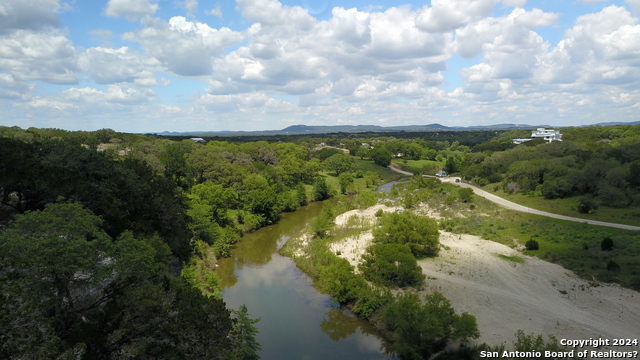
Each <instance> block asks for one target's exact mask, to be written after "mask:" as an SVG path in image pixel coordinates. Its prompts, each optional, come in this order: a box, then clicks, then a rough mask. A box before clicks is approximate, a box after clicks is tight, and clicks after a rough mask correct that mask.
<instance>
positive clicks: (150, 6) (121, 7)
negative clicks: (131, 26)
mask: <svg viewBox="0 0 640 360" xmlns="http://www.w3.org/2000/svg"><path fill="white" fill-rule="evenodd" d="M156 11H158V4H157V0H109V2H108V3H107V7H106V8H105V9H104V13H105V14H106V15H107V16H110V17H121V16H124V17H127V18H130V19H135V18H139V17H141V16H145V15H152V14H155V12H156Z"/></svg>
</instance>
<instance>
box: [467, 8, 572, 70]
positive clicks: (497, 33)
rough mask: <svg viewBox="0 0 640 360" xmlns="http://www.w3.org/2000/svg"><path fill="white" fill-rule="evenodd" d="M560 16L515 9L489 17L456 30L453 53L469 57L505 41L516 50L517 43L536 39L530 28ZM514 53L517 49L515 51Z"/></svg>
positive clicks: (547, 22)
mask: <svg viewBox="0 0 640 360" xmlns="http://www.w3.org/2000/svg"><path fill="white" fill-rule="evenodd" d="M559 17H560V14H557V13H548V12H544V11H542V10H539V9H532V10H530V11H527V10H524V9H521V8H517V9H514V10H513V11H512V12H511V13H510V14H508V15H505V16H502V17H499V18H494V17H488V18H485V19H482V20H480V21H477V22H474V23H472V24H469V25H467V26H465V27H463V28H460V29H457V30H456V32H455V35H456V39H455V50H456V53H458V54H459V55H460V56H463V57H465V58H471V57H474V56H476V55H478V54H479V53H480V52H481V51H482V50H483V48H484V47H486V46H488V44H491V43H493V42H495V41H496V40H497V41H501V42H502V43H503V44H504V41H505V40H508V41H510V42H511V44H512V46H514V47H517V45H518V43H519V42H523V43H527V42H529V41H532V37H539V36H537V35H536V34H535V33H534V32H533V31H531V30H532V29H534V28H537V27H542V26H550V25H552V24H554V23H555V22H556V21H557V19H558V18H559ZM498 37H500V39H498ZM535 41H537V40H535ZM514 51H517V50H516V49H514Z"/></svg>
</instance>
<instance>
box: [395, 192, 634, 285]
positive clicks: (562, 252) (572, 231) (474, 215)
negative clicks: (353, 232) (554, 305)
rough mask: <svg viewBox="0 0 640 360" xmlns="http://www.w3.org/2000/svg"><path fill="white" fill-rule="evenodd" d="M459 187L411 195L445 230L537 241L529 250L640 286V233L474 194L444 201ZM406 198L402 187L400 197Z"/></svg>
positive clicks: (582, 271)
mask: <svg viewBox="0 0 640 360" xmlns="http://www.w3.org/2000/svg"><path fill="white" fill-rule="evenodd" d="M457 191H458V189H457V187H454V186H453V185H449V184H441V185H439V186H438V187H437V188H434V189H420V190H419V191H417V192H415V191H412V194H415V195H416V196H418V197H419V200H420V201H422V202H424V203H427V204H428V206H429V207H430V208H431V209H435V210H437V211H439V212H440V214H441V215H442V216H443V219H442V220H440V228H441V229H443V230H446V231H451V232H454V233H460V234H472V235H477V236H480V237H482V238H483V239H487V240H492V241H496V242H498V243H501V244H504V245H507V246H510V247H513V248H522V247H523V246H524V244H525V243H526V242H527V241H528V240H532V239H533V240H536V241H537V242H538V244H539V249H538V250H525V251H523V253H524V254H526V255H531V256H537V257H539V258H541V259H544V260H547V261H550V262H553V263H557V264H559V265H562V266H563V267H565V268H566V269H569V270H572V271H574V272H575V273H576V274H578V275H579V276H581V277H582V278H584V279H587V280H589V281H594V282H614V283H618V284H620V285H622V286H625V287H629V288H632V289H636V290H640V231H632V230H623V229H616V228H609V227H604V226H595V225H586V224H583V223H577V222H571V221H564V220H559V219H551V218H546V217H543V216H537V215H532V214H527V213H522V212H517V211H512V210H508V209H505V208H502V207H499V206H498V205H496V204H494V203H492V202H490V201H488V200H486V199H484V198H480V197H477V196H475V195H474V197H473V201H472V203H471V204H468V203H461V202H459V201H457V200H456V201H454V202H453V203H450V204H449V205H445V204H444V203H443V199H446V198H448V197H452V196H454V195H455V194H456V193H457ZM403 196H404V194H403V191H400V192H399V193H398V195H397V199H402V197H403ZM472 205H473V209H472ZM605 237H610V238H611V239H613V241H614V249H613V251H603V250H602V249H601V246H600V244H601V242H602V240H603V239H604V238H605ZM505 260H507V259H505ZM609 261H613V262H615V263H616V264H618V265H619V266H620V271H619V272H616V271H610V270H608V269H607V264H608V263H609Z"/></svg>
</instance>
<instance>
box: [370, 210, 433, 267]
mask: <svg viewBox="0 0 640 360" xmlns="http://www.w3.org/2000/svg"><path fill="white" fill-rule="evenodd" d="M379 223H380V226H379V227H377V228H375V229H374V230H373V238H374V241H375V242H377V243H383V244H385V243H396V244H404V245H408V246H409V247H410V248H411V251H412V252H413V254H414V255H415V256H416V257H417V258H421V257H424V256H436V255H438V251H439V250H440V241H439V238H440V233H439V232H438V224H437V223H436V221H435V220H434V219H432V218H429V217H426V216H419V215H416V214H414V213H412V212H410V211H404V212H399V213H389V214H385V215H384V216H382V217H381V218H380V220H379Z"/></svg>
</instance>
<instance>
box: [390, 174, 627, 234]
mask: <svg viewBox="0 0 640 360" xmlns="http://www.w3.org/2000/svg"><path fill="white" fill-rule="evenodd" d="M389 169H391V170H393V171H395V172H397V173H400V174H403V175H407V176H413V174H412V173H410V172H407V171H403V170H400V169H396V168H394V167H391V166H389ZM425 176H428V177H433V176H429V175H425ZM456 179H458V180H459V179H460V178H455V177H446V178H440V180H441V181H442V182H447V183H450V184H454V185H457V186H460V187H464V188H469V189H472V190H473V192H474V193H476V195H479V196H482V197H483V198H485V199H487V200H490V201H493V202H494V203H496V204H498V205H500V206H504V207H506V208H508V209H511V210H516V211H522V212H526V213H529V214H534V215H540V216H546V217H550V218H554V219H560V220H567V221H575V222H579V223H583V224H589V225H598V226H608V227H613V228H618V229H625V230H635V231H640V226H632V225H624V224H616V223H610V222H605V221H595V220H588V219H581V218H576V217H571V216H564V215H558V214H554V213H550V212H546V211H540V210H536V209H532V208H530V207H526V206H522V205H519V204H516V203H514V202H511V201H509V200H505V199H503V198H501V197H499V196H496V195H493V194H491V193H489V192H486V191H484V190H482V189H479V188H477V187H475V186H473V185H470V184H466V183H463V182H456Z"/></svg>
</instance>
